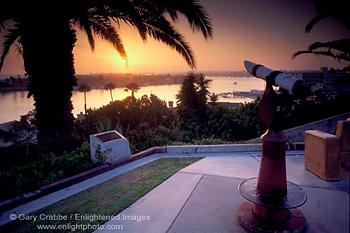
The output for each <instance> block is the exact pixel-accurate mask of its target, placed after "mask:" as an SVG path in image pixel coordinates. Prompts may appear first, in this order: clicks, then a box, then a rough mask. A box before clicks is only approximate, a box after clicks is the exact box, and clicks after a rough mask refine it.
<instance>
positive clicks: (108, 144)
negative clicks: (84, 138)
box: [90, 130, 131, 163]
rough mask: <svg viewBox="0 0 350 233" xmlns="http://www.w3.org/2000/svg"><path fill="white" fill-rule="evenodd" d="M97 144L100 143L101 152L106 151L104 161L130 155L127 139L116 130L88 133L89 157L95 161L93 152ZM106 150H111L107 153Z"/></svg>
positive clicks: (110, 161)
mask: <svg viewBox="0 0 350 233" xmlns="http://www.w3.org/2000/svg"><path fill="white" fill-rule="evenodd" d="M98 145H100V147H101V152H102V153H105V152H106V151H107V153H106V156H107V159H106V163H112V162H115V161H118V160H124V159H128V158H130V157H131V152H130V146H129V141H128V139H126V138H125V137H124V136H123V135H121V134H120V133H119V132H118V131H116V130H112V131H107V132H103V133H98V134H93V135H90V148H91V159H92V161H93V162H96V161H97V158H96V155H95V154H96V150H97V148H98ZM108 150H111V152H110V153H108Z"/></svg>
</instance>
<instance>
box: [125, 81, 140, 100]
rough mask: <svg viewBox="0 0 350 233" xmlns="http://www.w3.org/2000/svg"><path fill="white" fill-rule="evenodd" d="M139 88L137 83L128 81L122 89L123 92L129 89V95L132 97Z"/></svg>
mask: <svg viewBox="0 0 350 233" xmlns="http://www.w3.org/2000/svg"><path fill="white" fill-rule="evenodd" d="M140 89H141V88H140V87H139V85H137V84H136V83H129V84H128V85H127V86H126V88H125V89H124V91H125V92H128V91H129V90H130V91H131V96H132V97H133V98H135V92H137V91H138V90H140Z"/></svg>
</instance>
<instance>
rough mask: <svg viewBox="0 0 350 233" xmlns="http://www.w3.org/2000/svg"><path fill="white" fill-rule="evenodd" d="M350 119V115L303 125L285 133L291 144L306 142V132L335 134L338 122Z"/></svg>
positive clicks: (346, 114)
mask: <svg viewBox="0 0 350 233" xmlns="http://www.w3.org/2000/svg"><path fill="white" fill-rule="evenodd" d="M349 117H350V113H345V114H342V115H338V116H334V117H330V118H327V119H323V120H320V121H315V122H312V123H309V124H306V125H301V126H298V127H295V128H291V129H287V130H284V131H283V133H284V134H285V135H286V136H287V138H288V140H289V141H290V142H304V141H305V130H320V131H322V132H326V133H330V134H333V133H334V132H335V128H336V127H337V124H338V121H341V120H346V119H347V118H349Z"/></svg>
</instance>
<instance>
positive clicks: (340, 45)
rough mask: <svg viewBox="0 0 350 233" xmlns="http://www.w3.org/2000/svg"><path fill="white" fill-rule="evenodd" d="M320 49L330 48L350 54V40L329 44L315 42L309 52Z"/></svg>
mask: <svg viewBox="0 0 350 233" xmlns="http://www.w3.org/2000/svg"><path fill="white" fill-rule="evenodd" d="M320 48H330V49H335V50H338V51H341V52H343V53H349V54H350V39H341V40H334V41H329V42H315V43H313V44H311V45H310V46H309V50H315V49H320Z"/></svg>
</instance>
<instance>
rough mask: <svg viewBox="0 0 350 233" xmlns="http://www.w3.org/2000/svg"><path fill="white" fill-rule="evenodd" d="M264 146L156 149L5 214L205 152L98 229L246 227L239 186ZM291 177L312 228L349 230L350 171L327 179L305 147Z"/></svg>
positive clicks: (253, 171) (292, 156)
mask: <svg viewBox="0 0 350 233" xmlns="http://www.w3.org/2000/svg"><path fill="white" fill-rule="evenodd" d="M260 155H261V153H259V152H239V153H222V154H220V153H205V154H204V153H203V154H201V153H196V154H186V155H179V154H156V155H152V156H149V157H146V158H143V159H141V160H138V161H135V162H133V163H130V164H127V165H124V166H122V167H119V168H117V169H114V170H112V171H109V172H106V173H104V174H101V175H99V176H96V177H94V178H91V179H89V180H87V181H84V182H82V183H80V184H76V185H73V186H71V187H69V188H66V189H64V190H61V191H58V192H56V193H53V194H50V195H48V196H45V197H42V198H40V199H38V200H35V201H32V202H30V203H27V204H25V205H22V206H20V207H17V208H15V209H13V210H10V211H7V212H6V213H3V214H2V215H1V216H0V225H2V224H4V223H6V222H8V221H9V217H10V215H11V214H16V215H18V214H20V213H24V214H28V213H30V212H33V211H35V210H38V209H40V208H42V207H45V206H47V205H50V204H52V203H55V202H57V201H59V200H62V199H64V198H67V197H68V196H71V195H73V194H75V193H78V192H80V191H82V190H85V189H87V188H90V187H92V186H94V185H96V184H98V183H101V182H104V181H106V180H108V179H111V178H113V177H115V176H118V175H120V174H122V173H125V172H127V171H130V170H132V169H134V168H136V167H138V166H141V165H143V164H145V163H148V162H151V161H153V160H155V159H158V158H160V157H179V156H180V157H181V156H184V157H188V156H205V158H204V159H202V160H200V161H198V162H196V163H194V164H192V165H190V166H188V167H186V168H184V169H182V170H181V171H179V172H178V173H176V174H174V175H173V176H172V177H170V178H169V179H168V180H166V181H165V182H163V183H162V184H161V185H159V186H158V187H156V188H155V189H153V190H152V191H151V192H149V193H148V194H146V195H145V196H144V197H142V198H141V199H139V200H138V201H137V202H135V203H134V204H133V205H131V206H130V207H129V208H127V209H125V210H124V211H123V212H121V213H120V214H119V215H118V216H116V219H115V220H111V221H109V222H107V223H105V224H104V225H103V226H102V227H101V228H104V229H100V230H97V231H96V232H152V233H156V232H159V233H165V232H238V233H240V232H242V233H243V232H245V231H244V229H243V228H242V227H241V226H240V225H239V223H238V221H237V217H236V213H237V209H238V207H239V206H240V204H241V203H243V202H244V201H245V200H244V198H243V197H242V196H241V195H240V194H239V192H238V189H237V187H238V185H239V183H240V182H242V181H243V180H244V179H247V178H251V177H257V175H258V170H259V163H260ZM286 163H287V179H288V181H291V182H293V183H295V184H298V185H300V187H301V188H302V189H303V190H304V191H305V192H306V193H307V195H308V200H307V202H306V203H305V204H304V205H303V206H301V207H299V208H298V209H299V210H300V211H301V212H303V214H304V215H305V218H306V221H307V229H306V232H337V233H338V232H339V233H342V232H344V233H348V232H349V172H348V171H346V172H345V173H344V177H343V178H342V180H341V181H338V182H326V181H323V180H321V179H319V178H318V177H316V176H315V175H313V174H312V173H310V172H308V171H306V170H305V168H304V155H303V151H288V152H287V158H286Z"/></svg>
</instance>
